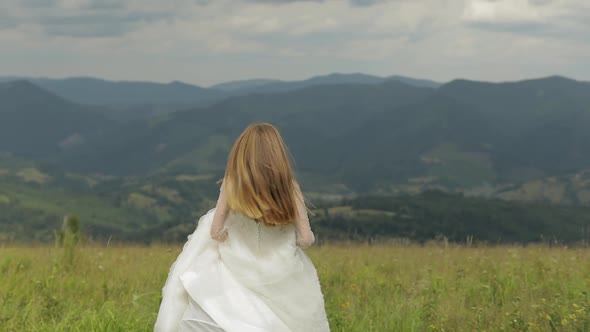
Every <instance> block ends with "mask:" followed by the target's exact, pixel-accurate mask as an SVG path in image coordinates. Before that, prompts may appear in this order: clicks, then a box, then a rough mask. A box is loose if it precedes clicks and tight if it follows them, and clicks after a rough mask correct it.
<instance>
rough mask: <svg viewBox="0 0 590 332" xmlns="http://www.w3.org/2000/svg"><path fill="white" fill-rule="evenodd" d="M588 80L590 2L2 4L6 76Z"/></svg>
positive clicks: (82, 0) (33, 0)
mask: <svg viewBox="0 0 590 332" xmlns="http://www.w3.org/2000/svg"><path fill="white" fill-rule="evenodd" d="M331 72H346V73H348V72H364V73H368V74H376V75H381V76H384V75H393V74H398V75H406V76H412V77H419V78H430V79H434V80H439V81H447V80H450V79H453V78H459V77H460V78H470V79H478V80H490V81H503V80H516V79H523V78H531V77H540V76H547V75H553V74H561V75H565V76H569V77H572V78H576V79H580V80H587V81H590V1H588V0H324V1H321V0H317V1H314V0H306V1H298V0H166V1H162V0H0V76H10V75H18V76H35V77H39V76H43V77H66V76H96V77H102V78H107V79H117V80H150V81H160V82H167V81H172V80H181V81H186V82H191V83H196V84H199V85H203V86H207V85H210V84H214V83H218V82H222V81H228V80H236V79H247V78H278V79H285V80H292V79H303V78H307V77H310V76H314V75H321V74H326V73H331Z"/></svg>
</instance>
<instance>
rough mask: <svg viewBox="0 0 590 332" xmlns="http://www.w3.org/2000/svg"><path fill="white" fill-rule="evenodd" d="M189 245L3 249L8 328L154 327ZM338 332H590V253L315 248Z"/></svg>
mask: <svg viewBox="0 0 590 332" xmlns="http://www.w3.org/2000/svg"><path fill="white" fill-rule="evenodd" d="M180 249H181V248H180V246H146V247H141V246H130V245H112V244H111V245H110V246H108V247H106V246H100V245H86V246H83V247H80V248H77V249H76V252H75V256H74V261H73V264H72V265H71V266H69V265H67V264H65V262H66V261H64V256H63V254H64V253H63V249H59V248H54V247H51V246H4V247H0V331H19V332H20V331H151V329H152V327H153V324H154V321H155V318H156V315H157V310H158V306H159V301H160V296H161V288H162V286H163V284H164V282H165V279H166V277H167V273H168V270H169V267H170V264H171V263H172V262H173V261H174V259H175V258H176V255H177V254H178V252H179V251H180ZM307 253H308V255H309V256H310V258H311V259H312V260H313V261H314V263H315V264H316V267H317V269H318V273H319V277H320V281H321V284H322V289H323V292H324V296H325V299H326V310H327V313H328V316H329V320H330V325H331V329H332V331H590V294H589V292H590V249H588V248H565V247H552V248H551V247H547V246H526V247H523V246H496V247H493V246H482V247H478V246H474V247H466V246H455V245H451V244H444V243H430V244H426V245H417V244H391V245H377V246H367V245H358V244H356V245H345V244H331V245H323V246H316V247H313V248H311V249H309V250H308V251H307Z"/></svg>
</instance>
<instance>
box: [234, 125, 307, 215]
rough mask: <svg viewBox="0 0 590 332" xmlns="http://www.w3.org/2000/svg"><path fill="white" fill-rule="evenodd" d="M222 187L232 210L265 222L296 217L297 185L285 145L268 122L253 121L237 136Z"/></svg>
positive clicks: (298, 192)
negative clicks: (253, 122)
mask: <svg viewBox="0 0 590 332" xmlns="http://www.w3.org/2000/svg"><path fill="white" fill-rule="evenodd" d="M223 186H224V190H225V191H226V197H227V202H228V206H229V208H230V209H231V210H233V211H237V212H240V213H242V214H244V215H245V216H247V217H250V218H252V219H255V220H257V221H260V222H264V223H265V224H267V225H286V224H290V223H292V222H293V221H294V220H295V218H296V214H297V207H296V206H297V205H296V204H297V201H296V200H297V199H298V197H297V196H298V195H299V194H300V189H299V185H298V183H297V181H296V180H295V177H294V175H293V170H292V167H291V162H290V159H289V153H288V150H287V147H286V145H285V143H284V142H283V139H282V137H281V134H280V133H279V131H278V130H277V129H276V128H275V127H274V126H272V125H271V124H268V123H255V124H252V125H250V126H248V127H247V128H246V129H245V130H244V132H242V134H241V135H240V136H239V137H238V138H237V140H236V142H235V143H234V146H233V148H232V150H231V152H230V154H229V158H228V161H227V167H226V169H225V176H224V178H223Z"/></svg>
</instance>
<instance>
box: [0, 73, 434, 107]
mask: <svg viewBox="0 0 590 332" xmlns="http://www.w3.org/2000/svg"><path fill="white" fill-rule="evenodd" d="M15 80H27V81H30V82H31V83H34V84H36V85H38V86H40V87H42V88H44V89H46V90H48V91H50V92H53V93H54V94H56V95H58V96H61V97H63V98H65V99H68V100H70V101H73V102H76V103H81V104H89V105H103V106H104V105H129V104H139V105H146V104H153V103H156V104H170V103H175V104H181V103H183V104H185V105H186V104H188V105H192V106H193V107H194V106H208V105H211V104H212V103H215V102H217V101H220V100H222V99H225V98H229V97H232V96H236V95H247V94H253V93H257V94H259V93H265V94H268V93H277V92H287V91H292V90H296V89H300V88H305V87H308V86H316V85H328V84H380V83H383V82H386V81H399V82H402V83H406V84H409V85H414V86H419V87H422V86H424V87H437V86H439V85H440V84H439V83H436V82H433V81H429V80H419V79H413V78H408V77H403V76H391V77H377V76H371V75H365V74H360V73H356V74H329V75H324V76H316V77H312V78H310V79H307V80H301V81H280V80H268V79H253V80H244V81H230V82H225V83H221V84H217V85H214V86H212V87H210V88H203V87H200V86H196V85H193V84H188V83H184V82H179V81H174V82H170V83H156V82H143V81H112V80H105V79H99V78H93V77H70V78H63V79H52V78H30V77H0V82H7V81H15ZM175 110H176V109H175Z"/></svg>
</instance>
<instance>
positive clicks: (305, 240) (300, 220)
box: [295, 186, 315, 249]
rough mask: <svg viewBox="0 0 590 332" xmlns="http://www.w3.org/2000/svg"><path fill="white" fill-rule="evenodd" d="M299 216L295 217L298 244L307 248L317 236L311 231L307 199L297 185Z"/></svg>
mask: <svg viewBox="0 0 590 332" xmlns="http://www.w3.org/2000/svg"><path fill="white" fill-rule="evenodd" d="M296 197H297V218H296V219H295V230H296V235H297V246H299V247H301V248H303V249H305V248H309V247H311V245H312V244H313V243H314V242H315V236H314V235H313V232H312V231H311V226H310V225H309V217H308V216H307V209H306V208H305V201H304V198H303V193H301V189H299V186H297V190H296Z"/></svg>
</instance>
